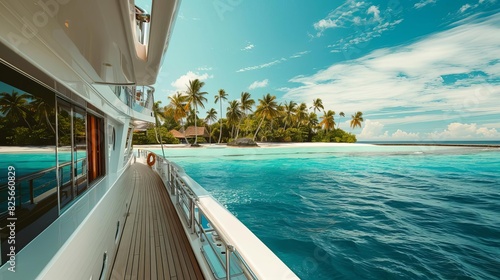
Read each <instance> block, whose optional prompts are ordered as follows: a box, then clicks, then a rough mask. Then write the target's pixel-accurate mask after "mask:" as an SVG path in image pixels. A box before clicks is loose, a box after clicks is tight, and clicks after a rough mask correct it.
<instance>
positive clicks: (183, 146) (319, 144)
mask: <svg viewBox="0 0 500 280" xmlns="http://www.w3.org/2000/svg"><path fill="white" fill-rule="evenodd" d="M257 145H259V147H260V148H298V147H342V146H351V147H353V146H373V144H360V143H324V142H306V143H279V142H275V143H270V142H257ZM163 147H165V148H169V149H171V148H178V149H186V148H192V147H191V146H190V145H189V144H164V145H163ZM134 148H137V149H161V145H160V144H157V145H134ZM200 148H221V149H222V148H229V149H234V148H245V147H229V146H227V145H226V144H225V143H222V144H208V143H203V144H200V147H197V148H193V149H200Z"/></svg>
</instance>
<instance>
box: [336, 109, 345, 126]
mask: <svg viewBox="0 0 500 280" xmlns="http://www.w3.org/2000/svg"><path fill="white" fill-rule="evenodd" d="M339 116H341V117H345V114H344V112H340V113H339ZM337 128H340V121H339V123H338V124H337Z"/></svg>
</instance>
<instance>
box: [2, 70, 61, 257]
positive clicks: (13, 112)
mask: <svg viewBox="0 0 500 280" xmlns="http://www.w3.org/2000/svg"><path fill="white" fill-rule="evenodd" d="M0 72H1V73H2V75H1V76H0V130H1V131H2V133H1V134H0V166H4V167H5V168H7V167H8V166H12V167H13V169H14V170H15V173H13V174H11V175H13V177H15V194H14V195H13V198H14V199H12V198H11V199H9V197H10V195H9V193H8V191H9V188H8V186H9V185H8V181H9V180H8V173H7V172H2V173H0V240H1V243H0V244H1V246H0V247H1V264H3V263H5V261H6V260H7V259H8V258H7V255H6V254H8V251H7V249H8V248H9V244H8V236H9V232H8V230H9V228H8V227H6V225H7V223H8V220H7V218H9V217H15V218H16V219H17V222H16V250H17V251H18V250H21V249H22V248H23V247H24V246H26V244H28V243H29V242H30V241H31V240H32V239H33V238H34V237H36V236H37V235H38V234H39V233H40V232H41V231H42V230H43V229H45V228H46V227H47V226H48V225H49V224H50V223H52V221H54V220H55V219H56V218H57V215H58V207H57V180H56V173H57V170H56V169H57V167H56V153H55V144H56V131H55V130H56V129H55V127H56V125H55V124H56V122H55V94H54V93H53V92H51V91H49V90H47V89H46V88H44V87H41V86H40V85H38V84H36V83H35V82H33V81H32V80H30V79H28V78H26V77H24V76H22V75H20V74H19V73H17V72H15V71H13V70H12V69H10V68H7V67H5V66H4V65H2V64H0ZM9 206H15V211H14V212H13V213H10V212H9ZM11 209H12V208H11Z"/></svg>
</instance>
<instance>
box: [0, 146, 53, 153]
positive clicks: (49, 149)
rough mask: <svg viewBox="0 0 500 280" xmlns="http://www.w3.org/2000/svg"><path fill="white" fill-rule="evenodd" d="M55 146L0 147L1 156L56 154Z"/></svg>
mask: <svg viewBox="0 0 500 280" xmlns="http://www.w3.org/2000/svg"><path fill="white" fill-rule="evenodd" d="M55 150H56V147H55V146H0V154H13V153H54V152H55Z"/></svg>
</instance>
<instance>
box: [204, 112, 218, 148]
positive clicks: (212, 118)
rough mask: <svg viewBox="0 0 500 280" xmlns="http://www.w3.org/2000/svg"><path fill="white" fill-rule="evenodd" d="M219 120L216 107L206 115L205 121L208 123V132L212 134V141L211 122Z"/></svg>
mask: <svg viewBox="0 0 500 280" xmlns="http://www.w3.org/2000/svg"><path fill="white" fill-rule="evenodd" d="M216 120H217V111H215V109H214V108H210V110H208V112H207V116H206V117H205V122H206V123H207V124H208V133H209V134H210V143H212V129H211V124H213V122H214V121H216Z"/></svg>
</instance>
